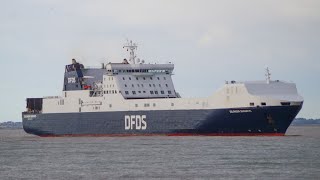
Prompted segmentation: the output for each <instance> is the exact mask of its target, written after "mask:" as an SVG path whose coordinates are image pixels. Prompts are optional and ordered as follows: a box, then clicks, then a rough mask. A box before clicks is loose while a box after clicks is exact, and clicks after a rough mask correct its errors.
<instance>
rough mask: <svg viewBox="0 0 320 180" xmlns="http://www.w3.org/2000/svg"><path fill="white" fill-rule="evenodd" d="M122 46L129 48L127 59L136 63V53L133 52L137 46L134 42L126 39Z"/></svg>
mask: <svg viewBox="0 0 320 180" xmlns="http://www.w3.org/2000/svg"><path fill="white" fill-rule="evenodd" d="M123 48H127V51H129V50H130V57H129V61H130V62H132V63H133V64H135V63H136V61H135V58H136V55H135V54H134V51H135V50H137V48H138V46H137V44H136V43H133V42H132V41H131V40H130V42H129V41H128V40H127V43H126V44H125V45H124V46H123Z"/></svg>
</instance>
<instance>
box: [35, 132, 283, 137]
mask: <svg viewBox="0 0 320 180" xmlns="http://www.w3.org/2000/svg"><path fill="white" fill-rule="evenodd" d="M284 135H285V134H284V133H207V134H194V133H170V134H66V135H40V136H41V137H128V136H284Z"/></svg>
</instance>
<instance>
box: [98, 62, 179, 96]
mask: <svg viewBox="0 0 320 180" xmlns="http://www.w3.org/2000/svg"><path fill="white" fill-rule="evenodd" d="M125 62H126V60H124V63H109V64H107V65H106V70H107V73H106V74H105V75H104V78H103V80H104V81H103V83H104V89H105V92H106V93H107V94H108V93H109V92H111V93H112V92H117V91H118V92H119V93H121V94H122V95H123V97H124V98H126V99H139V98H176V97H178V96H179V95H178V94H177V93H176V91H175V88H174V85H173V82H172V78H171V75H172V72H173V69H174V65H173V64H128V63H125Z"/></svg>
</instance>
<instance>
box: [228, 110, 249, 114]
mask: <svg viewBox="0 0 320 180" xmlns="http://www.w3.org/2000/svg"><path fill="white" fill-rule="evenodd" d="M229 112H230V113H231V114H233V113H251V112H252V111H251V110H247V109H245V110H243V109H242V110H229Z"/></svg>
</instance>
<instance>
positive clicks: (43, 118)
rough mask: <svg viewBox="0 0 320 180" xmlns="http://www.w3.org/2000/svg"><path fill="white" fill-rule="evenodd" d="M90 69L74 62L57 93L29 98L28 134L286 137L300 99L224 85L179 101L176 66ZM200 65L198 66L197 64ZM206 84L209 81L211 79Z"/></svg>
mask: <svg viewBox="0 0 320 180" xmlns="http://www.w3.org/2000/svg"><path fill="white" fill-rule="evenodd" d="M123 48H125V49H127V51H129V52H130V55H129V58H128V60H127V59H124V60H123V61H122V62H121V61H120V62H121V63H106V64H102V65H101V67H98V68H97V67H96V68H92V67H91V68H89V67H85V66H84V65H83V64H81V63H79V62H77V61H76V60H75V59H72V63H71V64H68V65H66V66H65V73H64V80H63V90H62V94H61V95H60V96H49V97H42V98H27V100H26V101H27V105H26V111H25V112H22V121H23V128H24V130H25V132H27V133H30V134H34V135H38V136H42V137H50V136H149V135H165V136H201V135H205V136H283V135H285V133H286V130H287V128H288V127H289V126H290V124H291V122H292V121H293V120H294V118H295V117H296V115H297V114H298V113H299V111H300V109H301V108H302V105H303V98H302V96H300V95H299V94H298V92H297V88H296V85H295V84H294V83H291V82H290V83H289V82H285V81H280V80H271V77H270V72H269V69H268V68H267V69H266V73H265V76H266V79H265V80H261V81H245V82H239V81H225V82H224V83H223V85H222V87H221V88H220V89H218V90H217V91H216V92H215V93H213V94H212V95H211V96H208V97H201V98H182V97H181V96H180V95H179V93H178V92H177V91H176V89H175V87H174V83H173V81H172V75H173V70H174V64H172V63H166V64H150V63H145V62H144V61H143V60H140V59H139V58H137V57H136V54H135V52H136V49H137V45H136V44H135V43H133V42H132V41H128V42H127V43H126V44H125V46H124V47H123ZM198 66H201V64H198ZM208 82H209V80H208Z"/></svg>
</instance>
